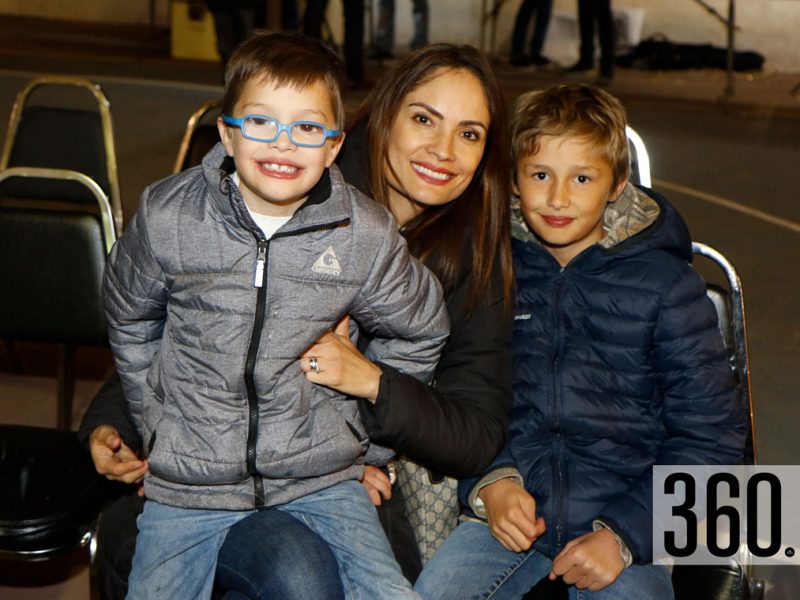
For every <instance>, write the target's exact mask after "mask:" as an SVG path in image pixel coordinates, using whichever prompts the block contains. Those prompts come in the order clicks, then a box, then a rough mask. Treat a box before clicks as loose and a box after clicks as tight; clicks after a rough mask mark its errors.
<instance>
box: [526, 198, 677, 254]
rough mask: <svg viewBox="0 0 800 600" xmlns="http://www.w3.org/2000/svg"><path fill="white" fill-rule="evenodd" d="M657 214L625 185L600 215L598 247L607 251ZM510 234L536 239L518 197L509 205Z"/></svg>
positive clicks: (649, 202) (654, 204)
mask: <svg viewBox="0 0 800 600" xmlns="http://www.w3.org/2000/svg"><path fill="white" fill-rule="evenodd" d="M660 213H661V208H660V207H659V205H658V202H656V201H655V200H654V199H653V198H651V197H650V196H648V195H647V194H646V193H645V192H643V191H642V190H640V189H639V188H637V187H636V186H634V185H633V184H631V183H630V182H628V183H627V184H626V185H625V188H624V189H623V190H622V194H621V195H620V197H619V198H618V199H617V201H616V202H612V203H610V204H608V205H607V206H606V209H605V212H604V213H603V229H604V230H605V232H606V236H605V237H604V238H603V239H602V240H600V241H599V242H598V244H599V245H600V246H602V247H603V248H605V249H607V250H608V249H610V248H613V247H614V246H617V245H619V244H621V243H622V242H624V241H625V240H627V239H629V238H632V237H633V236H635V235H636V234H637V233H640V232H642V231H644V230H645V229H647V228H648V227H650V226H651V225H653V224H654V223H655V222H656V220H657V219H658V216H659V214H660ZM511 232H512V235H513V237H514V238H515V239H518V240H520V241H523V242H532V241H535V240H536V237H535V236H534V235H533V232H532V231H531V230H530V228H529V227H528V224H527V223H526V222H525V219H524V218H523V216H522V210H521V208H520V201H519V198H518V197H514V200H513V201H512V203H511ZM537 243H538V242H537Z"/></svg>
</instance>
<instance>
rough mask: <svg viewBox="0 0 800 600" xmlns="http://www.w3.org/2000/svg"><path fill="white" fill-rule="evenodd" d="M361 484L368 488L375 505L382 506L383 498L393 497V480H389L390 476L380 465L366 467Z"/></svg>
mask: <svg viewBox="0 0 800 600" xmlns="http://www.w3.org/2000/svg"><path fill="white" fill-rule="evenodd" d="M361 485H363V486H364V487H365V488H366V490H367V493H368V494H369V498H370V500H372V503H373V504H374V505H375V506H380V505H381V502H383V500H388V499H389V498H391V497H392V482H391V481H390V480H389V476H388V475H387V474H386V473H384V472H383V471H381V470H380V469H379V468H378V467H373V466H372V465H367V466H365V467H364V474H363V475H362V476H361Z"/></svg>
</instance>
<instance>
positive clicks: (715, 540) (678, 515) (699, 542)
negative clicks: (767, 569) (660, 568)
mask: <svg viewBox="0 0 800 600" xmlns="http://www.w3.org/2000/svg"><path fill="white" fill-rule="evenodd" d="M798 500H800V467H798V466H779V467H775V466H771V467H754V466H740V465H736V466H714V467H706V466H700V467H698V466H691V467H690V466H656V467H654V472H653V515H654V519H653V556H654V559H655V560H663V559H671V560H674V561H675V562H676V563H681V564H717V563H728V562H730V560H731V559H734V560H736V561H737V562H741V563H750V564H787V563H788V564H800V557H795V554H796V549H797V548H798V544H800V518H798V516H797V515H796V513H797V511H796V510H793V509H791V507H796V506H797V501H798ZM796 558H797V560H795V559H796Z"/></svg>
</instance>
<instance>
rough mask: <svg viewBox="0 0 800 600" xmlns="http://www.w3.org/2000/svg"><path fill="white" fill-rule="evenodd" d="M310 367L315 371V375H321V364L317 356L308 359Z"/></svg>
mask: <svg viewBox="0 0 800 600" xmlns="http://www.w3.org/2000/svg"><path fill="white" fill-rule="evenodd" d="M308 366H309V367H311V370H312V371H314V373H317V374H319V373H320V370H319V363H318V362H317V357H316V356H312V357H311V358H309V359H308Z"/></svg>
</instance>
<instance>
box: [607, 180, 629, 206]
mask: <svg viewBox="0 0 800 600" xmlns="http://www.w3.org/2000/svg"><path fill="white" fill-rule="evenodd" d="M627 184H628V180H627V178H626V179H623V180H622V181H620V182H619V184H617V186H616V187H615V188H612V190H611V193H610V194H609V196H608V202H616V201H617V200H618V199H619V197H620V196H621V195H622V190H624V189H625V186H626V185H627Z"/></svg>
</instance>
